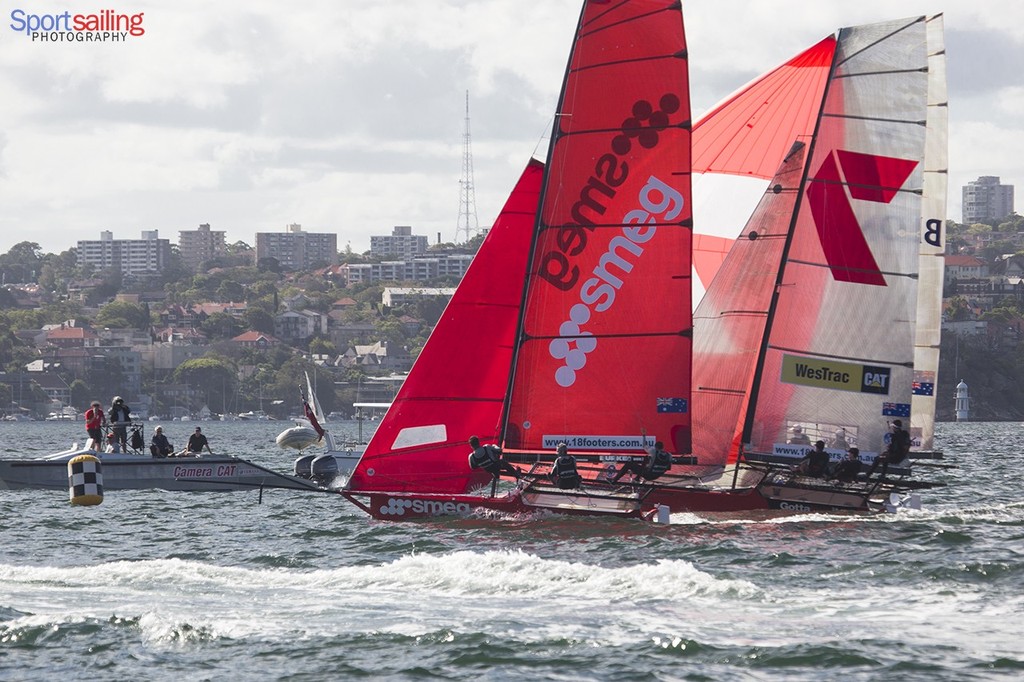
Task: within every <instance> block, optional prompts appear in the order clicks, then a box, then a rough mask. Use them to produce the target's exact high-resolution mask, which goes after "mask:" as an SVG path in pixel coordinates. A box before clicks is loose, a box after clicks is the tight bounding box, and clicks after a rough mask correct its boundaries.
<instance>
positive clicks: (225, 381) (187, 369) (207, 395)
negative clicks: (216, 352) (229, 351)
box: [173, 356, 238, 410]
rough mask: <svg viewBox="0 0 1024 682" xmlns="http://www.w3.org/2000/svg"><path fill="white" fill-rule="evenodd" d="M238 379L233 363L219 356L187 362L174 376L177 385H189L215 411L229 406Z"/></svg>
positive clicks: (176, 370) (179, 366) (181, 365)
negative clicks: (229, 399) (222, 406)
mask: <svg viewBox="0 0 1024 682" xmlns="http://www.w3.org/2000/svg"><path fill="white" fill-rule="evenodd" d="M236 377H237V371H236V370H235V366H234V365H233V364H232V363H231V361H230V360H228V359H227V358H222V357H219V356H205V357H201V358H192V359H191V360H186V361H185V362H183V363H181V364H180V365H178V368H177V369H175V370H174V374H173V378H174V381H175V382H176V383H179V384H187V385H188V386H189V388H190V389H191V390H192V391H195V392H198V393H199V394H201V395H202V396H203V397H204V400H205V402H206V404H207V405H208V406H210V407H211V409H213V410H217V409H219V408H220V406H221V405H226V404H228V402H229V401H228V398H229V397H230V396H232V395H234V393H235V387H236V385H237V383H238V381H237V378H236ZM196 407H199V406H196Z"/></svg>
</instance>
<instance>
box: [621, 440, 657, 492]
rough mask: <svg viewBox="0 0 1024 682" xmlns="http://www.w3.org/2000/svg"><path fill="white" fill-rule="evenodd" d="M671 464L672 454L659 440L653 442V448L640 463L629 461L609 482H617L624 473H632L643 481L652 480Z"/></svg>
mask: <svg viewBox="0 0 1024 682" xmlns="http://www.w3.org/2000/svg"><path fill="white" fill-rule="evenodd" d="M671 466H672V454H671V453H669V452H668V451H666V450H665V444H664V443H662V442H661V441H660V440H659V441H658V442H657V443H655V444H654V450H652V451H651V453H650V454H649V455H647V457H646V458H645V459H644V461H643V462H642V463H640V462H629V463H628V464H626V466H624V467H622V469H620V470H619V473H617V474H616V475H615V478H613V479H612V480H611V482H612V483H615V482H617V481H618V480H619V479H620V478H622V477H623V476H625V475H626V473H632V474H634V475H636V476H639V477H640V478H642V479H644V480H645V481H653V480H655V479H656V478H658V477H659V476H661V475H662V474H663V473H665V472H666V471H668V469H669V467H671Z"/></svg>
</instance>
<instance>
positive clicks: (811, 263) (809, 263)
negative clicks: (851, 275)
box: [788, 258, 919, 279]
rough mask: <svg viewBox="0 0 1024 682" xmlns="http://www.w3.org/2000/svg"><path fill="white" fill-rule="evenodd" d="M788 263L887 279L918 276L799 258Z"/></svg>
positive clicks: (916, 276)
mask: <svg viewBox="0 0 1024 682" xmlns="http://www.w3.org/2000/svg"><path fill="white" fill-rule="evenodd" d="M788 262H790V263H798V264H800V265H806V266H808V267H812V268H825V269H827V270H838V271H840V272H858V273H870V274H875V273H881V274H883V275H888V276H889V277H906V278H907V279H918V278H919V275H918V273H916V272H893V271H891V270H874V269H868V268H850V267H844V266H842V265H829V264H828V263H816V262H814V261H809V260H800V259H799V258H790V259H789V261H788Z"/></svg>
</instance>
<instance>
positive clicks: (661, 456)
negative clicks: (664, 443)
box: [644, 450, 672, 478]
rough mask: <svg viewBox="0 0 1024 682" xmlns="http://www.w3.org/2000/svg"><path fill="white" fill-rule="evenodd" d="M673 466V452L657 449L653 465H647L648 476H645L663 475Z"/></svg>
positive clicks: (652, 461)
mask: <svg viewBox="0 0 1024 682" xmlns="http://www.w3.org/2000/svg"><path fill="white" fill-rule="evenodd" d="M671 466H672V453H670V452H667V451H666V450H655V451H654V456H653V457H652V458H651V465H650V466H649V467H647V473H648V475H647V476H644V478H655V477H657V476H661V475H662V474H663V473H665V472H666V471H668V469H669V467H671Z"/></svg>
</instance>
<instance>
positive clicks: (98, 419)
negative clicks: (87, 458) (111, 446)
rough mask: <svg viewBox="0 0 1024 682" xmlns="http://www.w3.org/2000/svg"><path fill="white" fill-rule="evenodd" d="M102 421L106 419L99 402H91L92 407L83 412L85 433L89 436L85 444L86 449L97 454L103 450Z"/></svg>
mask: <svg viewBox="0 0 1024 682" xmlns="http://www.w3.org/2000/svg"><path fill="white" fill-rule="evenodd" d="M104 421H106V418H105V417H104V415H103V408H102V407H100V401H98V400H94V401H92V405H91V406H90V407H89V409H88V410H86V411H85V431H86V433H88V434H89V442H88V443H86V444H85V447H86V448H87V449H91V450H96V451H97V452H99V451H101V450H102V449H103V423H104Z"/></svg>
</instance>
